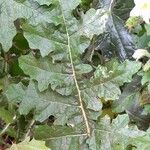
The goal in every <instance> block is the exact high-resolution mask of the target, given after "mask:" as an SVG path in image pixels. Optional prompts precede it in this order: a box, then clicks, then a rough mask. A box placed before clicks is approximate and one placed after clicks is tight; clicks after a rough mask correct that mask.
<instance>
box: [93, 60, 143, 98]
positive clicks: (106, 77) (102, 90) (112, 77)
mask: <svg viewBox="0 0 150 150" xmlns="http://www.w3.org/2000/svg"><path fill="white" fill-rule="evenodd" d="M106 66H107V67H104V66H98V67H97V69H96V71H95V73H94V77H92V78H91V82H92V83H94V87H93V88H92V90H93V91H95V93H96V92H98V96H99V97H103V98H104V99H105V100H116V99H118V98H119V97H118V96H119V95H120V94H121V91H120V88H119V86H121V85H123V84H124V83H126V82H131V80H132V76H133V75H134V74H135V73H136V72H137V71H138V70H139V69H140V68H141V64H140V63H138V62H134V61H128V60H126V61H125V62H123V63H122V64H119V63H117V62H116V61H115V62H113V61H111V62H109V63H108V64H106Z"/></svg>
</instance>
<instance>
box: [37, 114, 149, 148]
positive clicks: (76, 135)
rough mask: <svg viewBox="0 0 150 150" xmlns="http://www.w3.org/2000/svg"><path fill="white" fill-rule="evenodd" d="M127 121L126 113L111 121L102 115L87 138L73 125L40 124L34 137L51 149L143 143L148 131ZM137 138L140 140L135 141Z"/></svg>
mask: <svg viewBox="0 0 150 150" xmlns="http://www.w3.org/2000/svg"><path fill="white" fill-rule="evenodd" d="M128 123H129V117H128V115H119V116H118V117H117V118H116V119H114V120H113V121H112V123H111V121H110V118H108V117H104V118H102V119H101V120H99V121H98V122H97V124H95V126H93V128H92V134H91V136H90V137H88V138H86V135H84V134H83V133H82V132H81V133H80V132H79V131H78V130H77V128H75V127H61V126H57V128H55V127H48V126H45V125H42V126H36V127H35V129H34V136H35V138H36V139H40V140H46V141H47V145H48V146H49V147H50V148H51V149H60V148H61V149H62V150H65V149H69V148H70V149H71V148H72V149H73V148H75V147H74V146H76V147H78V149H85V150H86V149H88V150H99V149H104V150H105V149H116V148H117V147H120V149H123V150H124V149H126V148H127V146H128V145H130V144H133V146H136V145H138V144H139V145H140V144H144V141H142V139H144V138H145V136H148V133H147V132H144V131H139V130H138V129H137V128H136V127H130V126H128ZM78 129H81V128H78ZM47 131H48V132H47ZM71 131H72V132H71ZM49 132H50V133H51V134H50V133H49ZM138 138H139V139H141V141H140V142H139V143H136V142H137V141H136V140H137V139H138ZM135 141H136V142H135ZM66 142H67V144H65V143H66ZM62 145H63V146H62Z"/></svg>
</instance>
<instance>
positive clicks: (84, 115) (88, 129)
mask: <svg viewBox="0 0 150 150" xmlns="http://www.w3.org/2000/svg"><path fill="white" fill-rule="evenodd" d="M59 3H60V6H61V1H60V0H59ZM61 12H62V17H63V21H64V24H65V30H66V34H67V39H68V44H67V46H68V51H69V57H70V63H71V68H72V74H73V78H74V81H75V85H76V88H77V92H78V98H79V103H80V106H79V107H80V108H81V111H82V115H83V118H84V121H85V124H86V131H87V135H88V136H90V134H91V129H90V125H89V122H88V118H87V115H86V113H85V110H84V107H83V103H82V98H81V91H80V88H79V85H78V81H77V77H76V74H75V68H74V65H73V59H72V53H71V48H70V36H69V33H68V29H67V24H66V20H65V17H64V14H63V9H62V8H61Z"/></svg>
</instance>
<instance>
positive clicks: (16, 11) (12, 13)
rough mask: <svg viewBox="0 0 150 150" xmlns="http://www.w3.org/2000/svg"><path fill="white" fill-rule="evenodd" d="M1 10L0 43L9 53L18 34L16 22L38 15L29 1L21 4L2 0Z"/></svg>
mask: <svg viewBox="0 0 150 150" xmlns="http://www.w3.org/2000/svg"><path fill="white" fill-rule="evenodd" d="M0 8H1V16H0V22H1V24H0V30H1V34H0V43H1V44H2V47H3V49H4V51H6V52H7V51H8V50H9V48H10V47H11V46H12V39H13V37H14V36H15V34H16V28H15V26H14V21H15V20H17V19H18V18H30V17H32V15H33V13H34V14H37V11H36V10H33V9H32V7H30V3H29V2H27V1H26V2H23V3H19V2H17V1H14V0H9V1H5V0H1V1H0ZM10 8H11V9H10Z"/></svg>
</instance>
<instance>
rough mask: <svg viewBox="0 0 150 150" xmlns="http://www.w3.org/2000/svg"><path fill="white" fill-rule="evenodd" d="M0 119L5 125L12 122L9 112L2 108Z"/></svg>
mask: <svg viewBox="0 0 150 150" xmlns="http://www.w3.org/2000/svg"><path fill="white" fill-rule="evenodd" d="M0 118H1V119H2V120H3V121H4V122H5V123H6V124H8V123H11V122H12V121H13V115H12V114H11V112H10V111H9V110H6V109H5V108H4V107H0Z"/></svg>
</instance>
